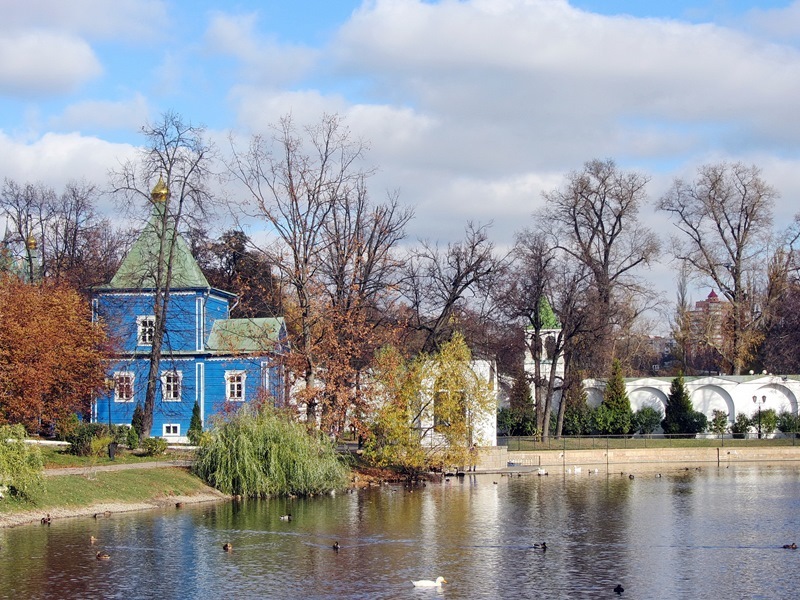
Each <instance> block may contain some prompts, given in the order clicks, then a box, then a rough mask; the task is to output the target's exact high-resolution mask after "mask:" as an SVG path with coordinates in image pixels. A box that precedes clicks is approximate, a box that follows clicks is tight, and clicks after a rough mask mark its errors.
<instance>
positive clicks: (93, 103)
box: [51, 94, 150, 131]
mask: <svg viewBox="0 0 800 600" xmlns="http://www.w3.org/2000/svg"><path fill="white" fill-rule="evenodd" d="M149 113H150V111H149V108H148V104H147V99H146V98H145V97H144V96H143V95H141V94H135V95H134V96H133V97H132V98H130V99H128V100H122V101H119V102H113V101H106V100H86V101H83V102H77V103H75V104H72V105H70V106H68V107H67V108H66V109H65V110H64V112H63V113H62V114H61V115H59V116H57V117H54V118H53V119H52V121H51V125H52V126H54V127H56V128H58V129H62V130H63V129H72V130H81V129H86V128H100V129H128V130H131V131H134V130H136V129H137V128H138V127H140V126H141V125H142V123H145V122H146V121H147V119H148V117H149Z"/></svg>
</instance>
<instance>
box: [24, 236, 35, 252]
mask: <svg viewBox="0 0 800 600" xmlns="http://www.w3.org/2000/svg"><path fill="white" fill-rule="evenodd" d="M25 246H26V247H27V248H28V250H36V238H35V237H33V234H30V235H29V236H28V239H26V240H25Z"/></svg>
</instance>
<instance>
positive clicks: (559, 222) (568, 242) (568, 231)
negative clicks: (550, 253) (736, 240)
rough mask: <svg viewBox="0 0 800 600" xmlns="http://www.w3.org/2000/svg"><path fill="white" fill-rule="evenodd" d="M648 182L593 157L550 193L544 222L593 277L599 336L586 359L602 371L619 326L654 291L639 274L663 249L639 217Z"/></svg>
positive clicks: (589, 364) (587, 347)
mask: <svg viewBox="0 0 800 600" xmlns="http://www.w3.org/2000/svg"><path fill="white" fill-rule="evenodd" d="M647 183H648V178H647V177H645V176H644V175H641V174H639V173H635V172H624V171H620V170H619V169H618V168H617V166H616V164H615V163H614V161H612V160H605V161H600V160H592V161H589V162H587V163H586V164H585V165H584V168H583V170H582V171H580V172H573V173H570V174H569V175H568V177H567V181H566V183H565V185H564V186H563V187H562V188H560V189H557V190H553V191H551V192H548V193H545V194H544V198H545V201H546V207H545V208H544V209H543V211H542V212H541V214H540V216H541V223H542V225H543V226H544V227H545V230H546V231H549V232H551V234H552V236H553V244H554V245H555V246H556V247H558V248H559V249H561V250H562V251H564V252H565V253H567V254H568V255H569V256H571V257H573V258H574V259H575V260H577V261H578V262H580V263H581V264H583V265H585V266H586V267H587V269H588V271H589V273H590V276H591V281H592V286H591V294H592V296H593V303H594V305H595V307H596V311H595V318H596V324H595V327H593V328H591V330H592V331H594V332H595V339H594V340H593V342H592V344H591V345H588V346H586V350H587V352H585V353H584V356H583V358H582V360H583V362H584V363H585V364H586V365H588V366H589V367H590V368H591V369H592V370H593V371H594V372H596V373H597V372H599V373H604V372H606V370H607V369H606V367H607V363H608V362H609V360H610V358H611V354H612V348H611V342H612V341H613V332H614V329H615V327H616V326H618V325H619V324H620V323H624V322H626V321H629V320H630V318H631V316H632V315H631V309H632V308H633V307H634V306H635V305H634V304H632V303H633V302H635V301H636V300H637V299H642V298H645V297H646V296H647V294H648V292H647V290H646V288H645V286H644V285H643V284H642V282H641V280H640V279H639V278H638V277H637V275H636V270H637V269H638V268H641V267H644V266H647V265H649V264H650V261H651V260H653V259H654V258H655V256H656V254H657V252H658V249H659V241H658V238H657V236H656V235H655V234H654V233H653V232H652V231H650V230H649V229H648V228H646V227H644V226H643V225H642V224H641V223H640V222H639V218H638V214H639V209H640V208H641V206H642V204H643V203H644V202H645V200H646V192H645V187H646V185H647ZM640 310H641V309H635V310H634V311H633V312H634V316H635V314H636V313H638V312H640Z"/></svg>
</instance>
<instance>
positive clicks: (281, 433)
mask: <svg viewBox="0 0 800 600" xmlns="http://www.w3.org/2000/svg"><path fill="white" fill-rule="evenodd" d="M194 472H195V474H197V475H198V476H199V477H200V478H201V479H203V480H204V481H205V482H206V483H208V484H209V485H211V486H213V487H215V488H216V489H218V490H220V491H221V492H224V493H226V494H241V495H242V496H279V495H289V494H293V495H299V496H306V495H310V494H319V493H324V492H328V491H330V490H334V489H338V488H342V487H344V486H345V485H346V483H347V479H348V472H349V470H348V468H347V466H346V465H345V464H344V462H343V460H342V458H340V457H339V455H338V454H337V453H336V450H335V448H334V447H333V444H332V443H330V442H329V441H328V440H327V439H321V438H318V437H315V436H313V434H310V433H309V432H308V431H307V429H306V428H305V427H304V426H303V425H301V424H299V423H294V422H290V421H289V420H287V419H285V418H283V417H281V416H280V415H278V414H276V413H275V412H274V411H273V410H271V409H269V408H264V407H262V408H260V409H255V408H250V407H249V406H243V407H242V409H241V410H239V411H237V412H236V413H235V414H234V415H231V416H229V417H228V418H227V419H226V420H224V421H222V422H220V423H219V424H218V425H217V426H216V427H214V428H213V429H212V430H211V431H210V432H209V434H207V435H204V436H203V440H202V441H201V443H200V447H199V449H198V453H197V459H196V460H195V463H194Z"/></svg>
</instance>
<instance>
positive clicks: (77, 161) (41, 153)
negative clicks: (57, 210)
mask: <svg viewBox="0 0 800 600" xmlns="http://www.w3.org/2000/svg"><path fill="white" fill-rule="evenodd" d="M136 152H137V149H136V148H135V147H133V146H130V145H128V144H114V143H111V142H107V141H105V140H102V139H99V138H96V137H86V136H81V135H80V134H77V133H70V134H66V135H60V134H54V133H48V134H46V135H44V136H42V137H40V138H38V139H36V140H34V141H30V142H28V141H20V140H17V139H15V138H12V137H10V136H9V135H7V134H6V133H4V132H3V131H0V164H2V165H3V177H7V178H9V179H13V180H15V181H17V182H20V183H23V182H37V183H38V182H41V183H43V184H45V185H47V186H50V187H53V188H54V189H56V190H61V189H63V187H64V185H65V184H66V183H67V182H69V181H71V180H86V181H88V182H90V183H94V184H96V185H97V186H98V187H100V188H101V189H105V188H107V185H108V171H109V169H112V168H115V167H118V165H119V164H120V162H124V161H125V160H127V159H129V158H130V159H133V158H135V156H136ZM101 202H102V206H101V207H100V208H101V210H103V211H104V212H106V213H107V214H110V213H112V212H113V208H112V206H111V200H110V198H109V197H106V196H104V197H102V198H101Z"/></svg>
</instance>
